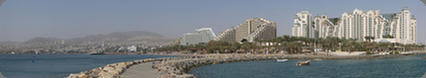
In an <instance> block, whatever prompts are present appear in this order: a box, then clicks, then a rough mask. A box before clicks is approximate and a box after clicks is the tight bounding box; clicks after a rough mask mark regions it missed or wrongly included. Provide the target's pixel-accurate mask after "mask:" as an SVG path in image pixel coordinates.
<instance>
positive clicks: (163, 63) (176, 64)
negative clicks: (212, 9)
mask: <svg viewBox="0 0 426 78" xmlns="http://www.w3.org/2000/svg"><path fill="white" fill-rule="evenodd" d="M422 54H426V52H424V51H422V52H417V53H412V54H406V55H376V56H371V55H361V56H322V55H311V54H292V55H287V54H202V55H185V54H179V56H184V57H168V58H155V59H143V60H135V61H131V62H120V63H114V64H109V65H106V66H104V67H98V68H95V69H92V70H89V71H83V72H81V73H78V74H70V75H69V76H68V78H90V77H99V78H119V75H120V74H122V73H123V72H124V71H126V69H128V68H129V67H131V66H133V65H137V64H141V63H147V62H156V64H155V65H154V70H155V71H157V73H158V74H159V78H196V76H194V75H192V74H189V73H188V71H189V70H191V69H192V68H195V67H199V66H203V65H210V64H222V63H229V62H242V61H257V60H276V59H375V58H389V57H398V56H407V55H422ZM161 55H163V54H161ZM167 55H169V54H167Z"/></svg>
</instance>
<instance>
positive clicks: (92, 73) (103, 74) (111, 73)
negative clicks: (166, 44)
mask: <svg viewBox="0 0 426 78" xmlns="http://www.w3.org/2000/svg"><path fill="white" fill-rule="evenodd" d="M163 59H164V58H155V59H143V60H135V61H130V62H119V63H114V64H108V65H106V66H103V67H98V68H94V69H92V70H88V71H83V72H80V73H77V74H70V75H69V76H68V77H66V78H119V75H120V74H121V73H122V72H124V71H125V70H126V69H127V68H129V67H130V66H132V65H135V64H139V63H145V62H153V61H161V60H163Z"/></svg>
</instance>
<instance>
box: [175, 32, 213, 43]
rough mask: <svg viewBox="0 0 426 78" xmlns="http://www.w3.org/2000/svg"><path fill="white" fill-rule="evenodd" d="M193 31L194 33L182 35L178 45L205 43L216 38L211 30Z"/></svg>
mask: <svg viewBox="0 0 426 78" xmlns="http://www.w3.org/2000/svg"><path fill="white" fill-rule="evenodd" d="M195 31H196V32H195V33H186V34H184V35H183V37H182V39H181V41H180V45H193V44H199V43H207V42H209V41H211V40H213V39H214V38H215V37H216V34H215V33H214V32H213V29H212V28H200V29H197V30H195Z"/></svg>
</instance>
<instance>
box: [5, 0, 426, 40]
mask: <svg viewBox="0 0 426 78" xmlns="http://www.w3.org/2000/svg"><path fill="white" fill-rule="evenodd" d="M404 6H407V7H408V8H409V9H410V10H411V11H412V13H413V14H414V15H416V18H417V21H418V23H417V25H418V26H417V30H418V32H417V33H418V41H419V42H426V36H425V35H423V33H426V31H425V29H426V27H425V25H426V24H425V22H426V20H425V18H426V16H425V14H426V7H425V6H424V4H423V3H421V2H420V0H209V1H206V0H7V1H6V2H5V3H4V4H3V5H2V6H1V7H0V41H4V40H11V41H23V40H28V39H30V38H33V37H58V38H73V37H80V36H85V35H90V34H105V33H110V32H118V31H151V32H157V33H160V34H164V35H166V36H171V37H178V36H181V35H182V33H187V32H193V31H194V29H196V28H200V27H212V28H213V29H214V31H215V32H216V33H219V32H222V31H224V30H225V29H227V28H231V27H234V26H236V25H238V24H240V23H242V22H243V21H245V20H246V19H248V18H251V17H264V18H266V19H269V20H272V21H275V22H277V24H278V35H284V34H290V33H291V32H290V31H291V27H292V19H293V18H294V16H295V14H296V13H297V12H299V11H302V10H308V11H310V12H311V13H312V14H313V15H314V16H315V15H321V14H327V15H329V16H330V17H340V16H341V14H342V13H343V12H352V11H353V9H355V8H358V9H361V10H381V13H396V12H399V11H400V10H401V9H402V8H403V7H404Z"/></svg>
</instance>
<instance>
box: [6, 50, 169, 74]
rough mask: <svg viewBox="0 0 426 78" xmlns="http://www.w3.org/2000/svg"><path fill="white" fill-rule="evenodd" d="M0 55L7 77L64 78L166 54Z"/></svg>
mask: <svg viewBox="0 0 426 78" xmlns="http://www.w3.org/2000/svg"><path fill="white" fill-rule="evenodd" d="M33 56H34V55H0V72H1V73H2V74H3V75H4V76H5V77H7V78H64V77H66V76H68V75H69V74H70V73H78V72H81V71H84V70H90V69H93V68H96V67H100V66H104V65H106V64H111V63H115V62H123V61H133V60H138V59H145V58H156V57H166V56H151V55H36V56H35V57H33Z"/></svg>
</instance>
